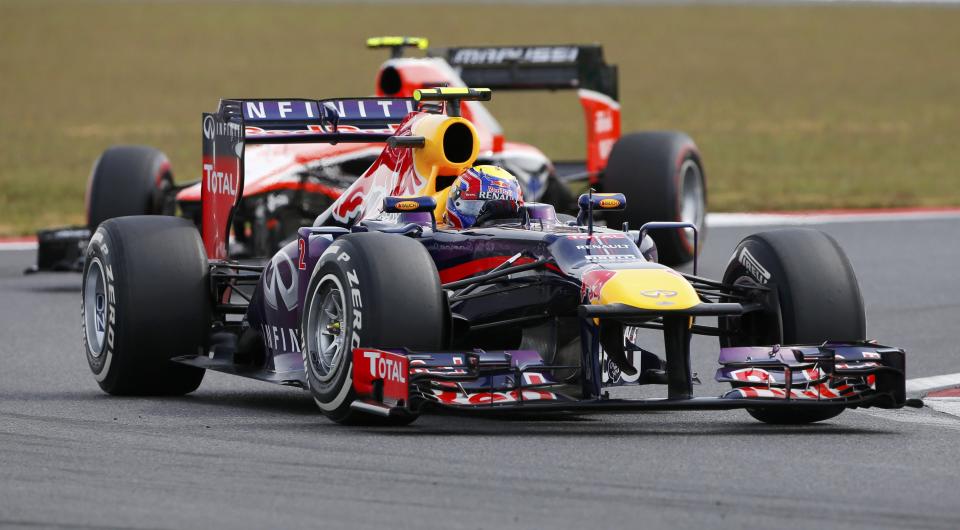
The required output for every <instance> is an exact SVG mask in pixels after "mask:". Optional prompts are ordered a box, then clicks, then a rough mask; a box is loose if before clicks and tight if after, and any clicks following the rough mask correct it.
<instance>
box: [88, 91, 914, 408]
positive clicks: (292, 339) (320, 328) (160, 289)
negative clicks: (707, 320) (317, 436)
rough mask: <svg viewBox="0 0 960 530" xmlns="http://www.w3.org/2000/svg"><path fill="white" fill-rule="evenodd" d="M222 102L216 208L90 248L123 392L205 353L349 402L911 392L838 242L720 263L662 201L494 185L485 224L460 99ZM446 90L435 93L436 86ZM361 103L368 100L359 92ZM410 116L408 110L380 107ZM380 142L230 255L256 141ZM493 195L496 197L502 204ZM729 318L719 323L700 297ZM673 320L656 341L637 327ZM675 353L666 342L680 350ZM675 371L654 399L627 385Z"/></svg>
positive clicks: (844, 402) (676, 399) (111, 358)
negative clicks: (700, 260)
mask: <svg viewBox="0 0 960 530" xmlns="http://www.w3.org/2000/svg"><path fill="white" fill-rule="evenodd" d="M490 94H491V93H490V91H489V90H487V89H469V88H438V89H424V90H417V91H415V92H414V97H413V98H412V99H407V98H358V99H336V100H320V101H314V100H223V101H221V103H220V107H219V109H218V110H217V112H216V113H213V114H205V115H204V118H203V119H204V124H205V126H204V132H205V134H204V136H203V163H204V165H205V166H206V167H208V169H207V170H205V171H204V178H203V183H202V186H203V194H202V196H201V211H202V216H201V226H200V230H199V231H198V230H197V228H196V226H195V225H194V224H193V222H191V221H190V220H187V219H182V218H177V217H168V216H131V217H120V218H114V219H109V220H107V221H105V222H103V223H101V224H100V226H99V227H98V228H97V230H96V232H95V233H94V234H93V236H92V237H91V239H90V244H89V246H88V247H87V249H86V251H85V264H84V269H83V291H82V292H83V302H82V320H83V330H84V332H83V342H84V345H85V350H86V357H87V360H88V362H89V365H90V368H91V369H92V371H93V373H94V376H95V378H96V380H97V382H98V383H99V385H100V386H101V388H102V389H103V390H105V391H106V392H108V393H110V394H119V395H130V394H185V393H188V392H191V391H193V390H195V389H196V388H197V387H198V385H199V384H200V382H201V380H202V379H203V375H204V371H205V370H218V371H222V372H227V373H231V374H236V375H241V376H246V377H251V378H254V379H260V380H263V381H269V382H272V383H277V384H281V385H289V386H296V387H301V388H304V389H307V390H308V391H309V392H310V393H311V394H312V396H313V398H314V399H315V401H316V403H317V405H318V406H319V407H320V410H321V411H322V412H323V413H324V414H325V415H326V416H327V417H329V418H330V419H332V420H334V421H337V422H365V423H366V422H374V423H376V422H382V423H389V424H404V423H408V422H411V421H413V420H414V419H415V418H417V416H418V415H419V414H421V413H422V412H425V411H429V410H436V409H449V410H455V411H469V412H473V413H497V414H504V413H510V412H528V413H529V412H537V413H540V412H551V411H556V412H567V413H569V412H574V413H580V412H587V411H642V410H680V409H746V410H747V411H748V412H749V413H750V414H752V415H753V416H754V417H756V418H757V419H759V420H761V421H764V422H772V423H808V422H814V421H819V420H824V419H827V418H831V417H833V416H836V415H837V414H839V413H841V412H842V411H843V410H844V409H846V408H851V407H870V406H875V407H883V408H897V407H901V406H903V405H905V404H911V403H912V402H908V400H907V399H906V396H905V384H904V352H903V351H902V350H901V349H898V348H891V347H886V346H881V345H879V344H876V343H874V342H870V341H867V340H865V336H864V333H865V318H864V309H863V303H862V300H861V296H860V291H859V287H858V285H857V281H856V278H855V276H854V273H853V270H852V269H851V266H850V263H849V261H848V260H847V258H846V257H845V255H844V253H843V251H842V250H841V249H840V247H839V246H838V245H837V243H836V241H834V240H833V239H832V238H830V237H829V236H827V235H826V234H824V233H822V232H819V231H815V230H809V229H786V230H777V231H770V232H764V233H760V234H755V235H752V236H749V237H747V238H746V239H744V240H743V241H742V242H741V243H740V244H739V246H737V248H736V249H735V250H734V252H733V255H732V258H731V260H730V263H729V265H728V266H727V269H726V272H725V273H724V275H723V278H722V279H721V280H710V279H706V278H703V277H700V276H698V275H696V272H694V274H682V273H680V272H677V271H676V270H674V269H671V268H668V267H667V266H665V265H662V264H660V263H658V262H657V259H656V256H657V246H656V243H655V242H654V241H653V240H652V239H651V238H650V237H649V235H647V232H650V231H655V230H675V229H677V228H691V229H692V231H693V233H694V234H696V229H695V228H694V227H692V225H691V224H689V223H683V222H680V223H678V222H651V223H647V224H645V225H644V226H641V227H637V228H638V230H630V229H629V228H628V229H625V230H618V229H614V228H612V227H602V226H599V225H595V224H594V222H593V216H594V215H595V214H598V213H600V212H609V211H617V210H622V209H623V208H624V207H625V204H626V202H627V197H625V196H624V195H623V194H620V193H613V192H606V193H587V194H584V195H582V196H580V197H579V199H578V204H579V207H580V214H579V215H578V217H577V218H576V219H572V218H567V217H566V216H558V215H557V214H556V212H555V209H554V207H553V206H551V205H548V204H544V203H538V202H520V203H518V201H509V200H497V199H491V200H489V201H488V202H487V204H486V205H485V206H484V209H482V210H480V215H479V216H478V217H477V222H476V224H475V225H473V226H472V227H470V228H467V229H455V228H453V227H452V226H449V225H445V224H444V223H443V222H442V220H443V219H445V217H444V216H443V215H441V214H440V210H441V209H442V208H443V204H446V202H445V201H440V200H438V197H441V196H443V194H444V192H445V191H446V190H447V189H448V187H449V186H450V182H452V181H453V179H455V178H456V177H457V176H458V175H461V174H462V173H463V172H464V171H466V170H468V168H471V167H472V166H473V164H474V163H475V161H476V159H477V154H478V151H479V145H480V142H479V137H478V133H477V129H476V128H475V127H474V125H473V124H472V123H471V122H470V121H468V120H466V119H464V118H463V117H462V116H461V115H460V104H461V102H462V101H477V100H486V99H489V98H490ZM438 104H439V105H441V106H442V108H444V109H445V112H446V113H445V114H444V113H441V112H440V108H441V107H439V106H437V105H438ZM361 109H365V110H363V111H361ZM397 115H402V116H403V118H402V120H401V121H400V123H399V125H398V126H397V127H396V128H386V129H385V128H383V121H384V120H385V119H386V118H388V117H390V116H397ZM291 142H296V143H316V142H326V143H337V144H345V143H351V142H364V143H371V142H380V143H382V144H385V146H384V147H383V148H382V149H381V152H380V154H379V156H378V157H377V159H376V161H375V162H374V163H373V164H372V165H371V166H370V167H369V168H368V169H367V170H366V171H365V172H364V173H363V175H362V176H361V177H360V178H359V179H357V180H356V181H355V182H354V183H353V184H352V185H351V186H350V187H349V188H348V189H347V191H346V192H345V193H344V194H342V195H341V196H340V197H339V198H338V199H337V200H336V201H334V203H333V204H332V205H331V206H330V207H329V208H328V209H327V210H326V211H324V212H323V213H322V214H321V215H320V216H318V217H317V219H316V220H315V221H314V222H313V223H312V224H311V225H309V226H304V227H300V228H299V229H298V230H297V238H296V239H295V240H294V241H291V242H290V243H289V244H287V245H285V246H284V247H283V248H282V249H280V250H279V251H278V252H277V253H276V254H274V255H273V256H272V257H271V258H270V259H269V260H266V261H265V262H263V263H260V264H251V263H249V262H241V261H236V260H231V259H229V257H228V252H227V243H228V235H229V233H230V227H231V223H232V216H233V215H235V213H236V211H237V209H238V206H239V204H240V202H241V200H242V198H243V197H244V195H243V193H242V190H243V187H244V171H245V163H244V162H245V161H244V153H245V149H246V146H247V145H253V144H271V145H275V144H282V143H291ZM487 206H489V208H487ZM703 316H715V317H718V321H719V325H717V326H706V325H702V324H698V323H697V322H696V319H697V317H703ZM648 329H652V330H656V331H658V332H660V333H662V335H663V344H664V349H663V351H662V352H661V353H660V354H659V355H658V353H656V352H652V351H647V350H644V349H642V348H640V347H639V346H638V345H637V342H639V341H638V340H637V335H638V334H639V333H641V332H644V331H645V330H648ZM692 334H704V335H714V336H717V337H719V340H720V345H721V348H720V367H719V369H718V370H717V373H716V378H717V380H718V381H721V382H725V383H729V384H730V385H731V388H730V390H729V391H728V392H726V393H724V394H723V395H722V396H720V397H713V398H709V397H702V398H698V397H693V395H692V384H693V374H692V372H691V363H690V339H691V335H692ZM661 355H662V357H661ZM657 384H659V385H664V386H665V387H666V396H665V397H664V398H657V399H649V398H647V399H620V398H612V397H610V395H609V390H608V388H609V387H612V386H620V385H657Z"/></svg>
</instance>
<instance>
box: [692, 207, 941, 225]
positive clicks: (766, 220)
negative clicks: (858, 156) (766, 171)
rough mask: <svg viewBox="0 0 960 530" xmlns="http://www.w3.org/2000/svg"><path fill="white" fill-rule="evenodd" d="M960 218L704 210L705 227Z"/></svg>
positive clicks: (916, 214)
mask: <svg viewBox="0 0 960 530" xmlns="http://www.w3.org/2000/svg"><path fill="white" fill-rule="evenodd" d="M935 219H960V210H956V211H953V210H947V211H911V212H873V213H871V212H864V213H815V212H811V213H782V214H780V213H708V214H707V220H706V223H707V226H708V227H726V226H775V225H820V224H832V223H867V222H884V221H929V220H935Z"/></svg>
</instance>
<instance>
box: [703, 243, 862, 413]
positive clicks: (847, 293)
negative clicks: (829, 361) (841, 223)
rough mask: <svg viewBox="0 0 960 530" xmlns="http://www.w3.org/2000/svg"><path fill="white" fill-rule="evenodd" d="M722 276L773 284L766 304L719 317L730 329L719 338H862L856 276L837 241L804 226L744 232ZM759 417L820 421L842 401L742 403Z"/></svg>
mask: <svg viewBox="0 0 960 530" xmlns="http://www.w3.org/2000/svg"><path fill="white" fill-rule="evenodd" d="M723 282H724V283H733V284H747V285H757V284H759V285H763V286H766V287H768V288H770V289H771V292H770V295H769V296H768V297H767V298H766V299H765V301H764V303H765V304H766V306H767V309H765V310H763V311H758V312H754V313H748V314H747V315H744V316H742V317H727V318H721V319H720V327H721V329H723V330H726V331H733V332H735V334H734V335H733V336H730V337H727V338H723V339H721V345H722V346H766V345H772V344H820V343H823V342H825V341H827V340H831V341H859V340H864V339H865V338H866V316H865V314H864V309H863V298H862V297H861V295H860V287H859V285H858V283H857V277H856V275H855V274H854V272H853V267H852V266H851V265H850V260H849V259H847V256H846V254H844V252H843V249H841V248H840V245H839V244H838V243H837V242H836V240H834V239H833V238H832V237H830V236H829V235H827V234H825V233H823V232H821V231H819V230H813V229H809V228H786V229H781V230H772V231H769V232H762V233H759V234H753V235H751V236H748V237H747V238H745V239H744V240H743V241H741V242H740V244H739V245H738V246H737V248H736V250H735V251H734V253H733V256H732V257H731V258H730V262H729V263H728V264H727V269H726V271H725V272H724V274H723ZM747 412H749V413H750V415H751V416H753V417H754V418H756V419H758V420H760V421H762V422H765V423H776V424H801V423H813V422H817V421H823V420H826V419H829V418H832V417H834V416H837V415H838V414H840V413H841V412H843V407H836V408H829V409H817V410H810V409H804V408H797V409H782V408H779V409H748V410H747Z"/></svg>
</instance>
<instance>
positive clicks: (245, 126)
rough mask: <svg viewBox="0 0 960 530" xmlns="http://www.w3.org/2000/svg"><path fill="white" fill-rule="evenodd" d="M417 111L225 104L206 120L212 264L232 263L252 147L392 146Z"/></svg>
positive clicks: (394, 103)
mask: <svg viewBox="0 0 960 530" xmlns="http://www.w3.org/2000/svg"><path fill="white" fill-rule="evenodd" d="M415 109H416V102H414V100H412V99H410V98H349V99H322V100H311V99H224V100H221V101H220V106H219V108H218V109H217V112H215V113H204V115H203V176H202V179H201V194H200V202H201V209H202V217H201V225H200V226H201V234H202V236H203V244H204V247H205V249H206V251H207V257H208V258H209V259H226V258H227V242H228V239H229V235H230V226H231V224H232V218H233V212H234V209H235V208H236V206H237V205H238V204H239V202H240V199H241V197H242V196H243V182H244V178H243V171H244V152H245V148H246V146H247V145H248V144H253V145H256V144H295V143H346V142H350V143H374V142H386V141H387V140H388V139H389V138H391V137H392V136H393V134H394V128H395V127H394V126H396V125H398V124H399V123H400V122H402V121H403V120H404V118H406V117H407V115H408V114H410V113H411V112H413V111H414V110H415Z"/></svg>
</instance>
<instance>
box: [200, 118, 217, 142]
mask: <svg viewBox="0 0 960 530" xmlns="http://www.w3.org/2000/svg"><path fill="white" fill-rule="evenodd" d="M213 129H214V123H213V116H212V115H208V116H205V117H204V118H203V136H204V137H205V138H206V139H207V140H213Z"/></svg>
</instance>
